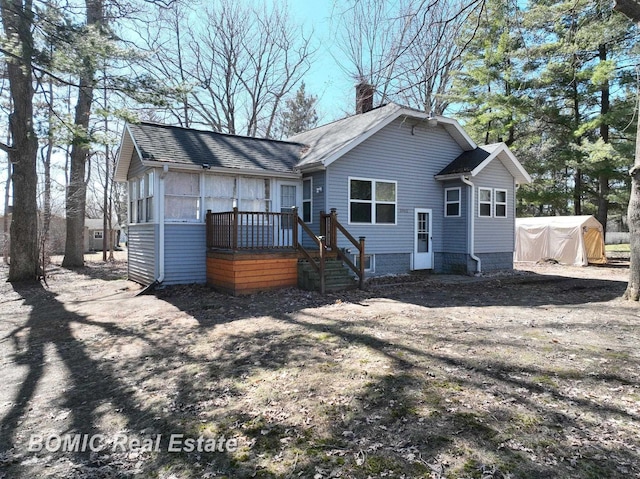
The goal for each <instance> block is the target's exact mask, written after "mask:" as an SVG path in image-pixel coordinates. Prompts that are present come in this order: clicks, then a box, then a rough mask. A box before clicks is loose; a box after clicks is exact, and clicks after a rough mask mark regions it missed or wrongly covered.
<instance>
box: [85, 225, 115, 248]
mask: <svg viewBox="0 0 640 479" xmlns="http://www.w3.org/2000/svg"><path fill="white" fill-rule="evenodd" d="M110 234H111V245H113V246H114V247H115V246H117V245H118V237H119V234H120V227H119V226H118V225H113V224H112V225H111V230H110ZM103 237H104V220H103V219H102V218H85V220H84V250H85V251H102V246H103ZM109 246H110V245H109V244H107V248H108V247H109Z"/></svg>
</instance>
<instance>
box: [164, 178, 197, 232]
mask: <svg viewBox="0 0 640 479" xmlns="http://www.w3.org/2000/svg"><path fill="white" fill-rule="evenodd" d="M164 215H165V218H166V219H168V220H174V221H199V220H200V175H199V174H197V173H178V172H170V173H169V174H168V175H167V179H166V180H165V197H164Z"/></svg>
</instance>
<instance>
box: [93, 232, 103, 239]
mask: <svg viewBox="0 0 640 479" xmlns="http://www.w3.org/2000/svg"><path fill="white" fill-rule="evenodd" d="M93 239H102V231H97V230H96V231H94V232H93Z"/></svg>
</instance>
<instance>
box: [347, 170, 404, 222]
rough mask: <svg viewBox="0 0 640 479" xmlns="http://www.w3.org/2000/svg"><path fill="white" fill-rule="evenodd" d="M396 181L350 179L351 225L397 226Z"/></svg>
mask: <svg viewBox="0 0 640 479" xmlns="http://www.w3.org/2000/svg"><path fill="white" fill-rule="evenodd" d="M396 190H397V183H396V182H395V181H384V180H370V179H361V178H349V223H369V224H392V225H393V224H396Z"/></svg>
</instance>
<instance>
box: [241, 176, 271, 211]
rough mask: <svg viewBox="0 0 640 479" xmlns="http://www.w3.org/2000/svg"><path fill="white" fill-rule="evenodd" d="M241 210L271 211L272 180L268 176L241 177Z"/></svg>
mask: <svg viewBox="0 0 640 479" xmlns="http://www.w3.org/2000/svg"><path fill="white" fill-rule="evenodd" d="M238 209H240V211H266V212H269V211H271V181H270V180H269V179H268V178H245V177H242V178H240V198H239V201H238Z"/></svg>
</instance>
